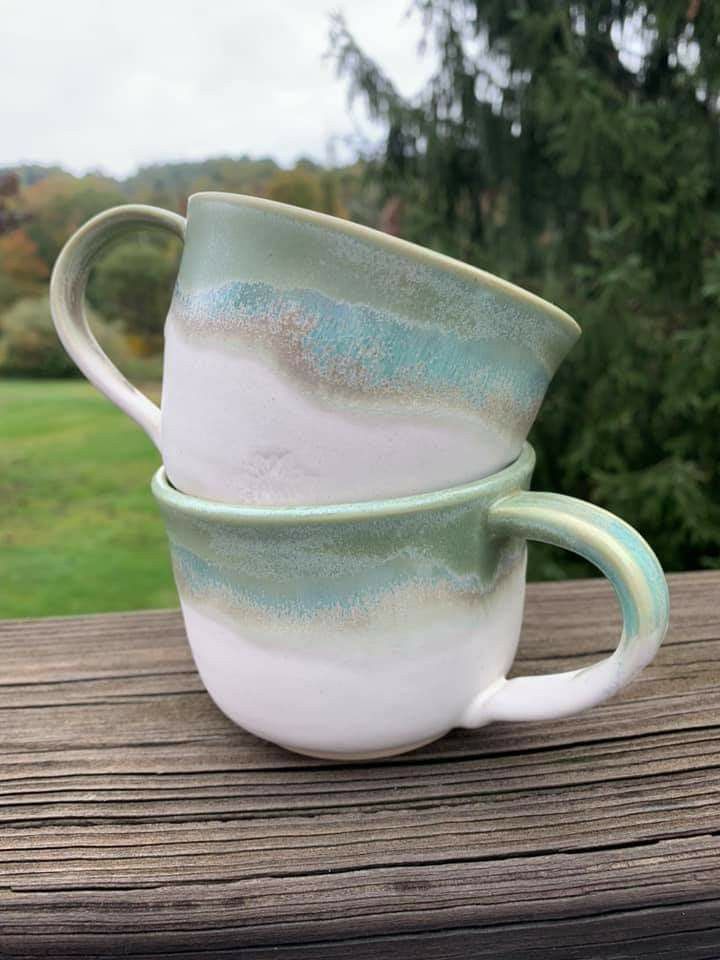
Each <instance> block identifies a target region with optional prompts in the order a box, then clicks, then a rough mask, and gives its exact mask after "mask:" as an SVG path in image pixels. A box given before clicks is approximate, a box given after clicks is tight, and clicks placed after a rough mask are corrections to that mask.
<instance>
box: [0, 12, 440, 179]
mask: <svg viewBox="0 0 720 960" xmlns="http://www.w3.org/2000/svg"><path fill="white" fill-rule="evenodd" d="M407 6H408V0H345V2H343V0H340V2H336V3H333V0H289V2H285V3H282V4H278V3H267V2H265V3H263V2H262V0H205V2H200V0H122V2H119V0H106V2H98V0H65V2H62V3H59V2H57V0H41V2H40V3H38V2H35V3H29V2H27V0H0V24H1V34H0V35H1V38H2V39H1V45H2V66H1V67H0V165H3V166H4V165H10V164H14V163H19V162H23V161H24V162H38V163H61V164H62V165H64V166H66V167H69V168H70V169H72V170H74V171H77V172H80V171H84V170H87V169H98V168H99V169H103V170H105V171H107V172H109V173H112V174H116V175H124V174H127V173H129V172H131V171H132V170H133V169H134V168H135V167H137V166H138V165H139V164H143V163H150V162H156V161H165V160H171V159H194V158H201V157H206V156H212V155H217V154H240V153H249V154H252V155H272V156H274V157H276V158H277V159H278V160H280V161H281V162H283V163H289V162H292V161H293V160H294V159H295V158H296V157H298V156H299V155H303V154H304V155H308V154H309V155H311V156H315V157H316V158H318V159H320V160H323V159H327V144H328V141H329V140H330V139H331V138H333V137H343V136H346V135H347V134H348V133H350V132H351V131H352V130H353V129H354V127H355V125H356V124H357V119H358V117H360V119H361V120H362V117H361V114H360V109H359V107H358V108H356V109H355V110H354V111H353V112H352V114H351V113H350V112H349V111H348V106H347V99H346V87H345V84H344V82H342V81H339V80H337V78H336V76H335V72H334V67H333V65H332V63H331V62H329V61H328V60H326V59H324V57H323V54H324V53H325V52H326V51H327V48H328V24H329V15H330V12H331V11H332V10H340V11H342V12H343V13H344V14H345V17H346V19H347V21H348V24H349V26H350V28H351V30H352V31H353V32H354V34H355V35H356V37H357V38H358V40H359V41H360V42H361V44H362V45H363V46H365V48H366V49H367V50H368V51H369V52H370V53H371V54H372V55H373V56H374V57H375V58H376V59H377V60H378V61H379V62H380V63H381V64H382V66H383V68H384V69H385V70H386V71H387V72H388V73H389V75H390V76H391V77H392V79H393V80H394V81H395V82H396V84H397V85H398V86H399V87H400V89H401V90H402V91H403V92H404V93H411V92H413V91H414V90H416V89H417V88H418V87H419V86H420V84H421V82H422V80H423V79H424V77H425V76H426V75H427V72H428V65H427V63H425V62H422V61H420V60H419V58H418V55H417V43H418V40H419V36H420V24H419V20H418V17H417V16H414V17H412V18H411V19H410V20H408V19H406V17H405V14H406V11H407ZM365 128H366V129H367V128H368V127H367V122H365Z"/></svg>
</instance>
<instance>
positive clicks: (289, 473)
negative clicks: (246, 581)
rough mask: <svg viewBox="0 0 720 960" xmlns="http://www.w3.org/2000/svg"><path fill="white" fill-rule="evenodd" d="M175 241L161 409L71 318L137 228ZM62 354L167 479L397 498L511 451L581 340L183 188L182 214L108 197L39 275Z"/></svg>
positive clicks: (473, 283) (228, 198) (499, 285)
mask: <svg viewBox="0 0 720 960" xmlns="http://www.w3.org/2000/svg"><path fill="white" fill-rule="evenodd" d="M148 225H155V226H160V227H164V228H165V229H167V230H169V231H170V232H171V233H174V234H176V235H177V236H178V237H184V238H185V247H184V251H183V256H182V262H181V265H180V272H179V275H178V279H177V285H176V289H175V294H174V297H173V301H172V305H171V307H170V312H169V314H168V317H167V322H166V325H165V360H164V379H163V391H162V416H161V415H160V411H159V410H158V408H157V407H156V406H155V405H154V404H152V403H151V402H150V401H149V400H148V399H146V398H145V397H144V396H143V395H142V394H141V393H139V392H138V391H137V390H135V389H134V388H133V387H132V386H131V385H130V384H129V383H128V382H127V381H126V380H125V378H124V377H123V376H122V375H121V374H120V373H119V372H118V370H117V369H116V368H115V367H114V366H113V364H112V363H111V362H110V361H109V360H108V358H107V357H106V356H105V355H104V354H103V353H102V351H101V350H100V348H99V346H98V344H97V343H96V341H95V339H94V338H93V336H92V334H91V332H90V330H89V329H88V326H87V323H86V322H85V319H84V316H83V307H82V301H83V293H84V289H85V284H86V280H87V276H88V273H89V270H90V268H91V265H92V263H93V260H94V259H95V257H96V256H97V254H98V252H99V251H100V250H101V249H102V247H103V246H104V245H105V244H106V243H107V242H108V241H111V240H113V239H115V238H116V237H117V236H119V235H121V234H123V233H124V232H126V231H128V230H132V229H135V228H137V227H141V226H148ZM51 307H52V312H53V317H54V319H55V324H56V327H57V330H58V333H59V335H60V338H61V340H62V342H63V343H64V345H65V347H66V349H67V351H68V353H70V355H71V356H72V357H73V359H74V360H75V361H76V363H77V364H78V366H79V367H80V369H81V370H82V371H83V372H84V373H85V374H86V376H87V377H88V378H89V379H90V380H91V381H92V382H93V383H94V384H95V385H96V386H97V387H98V388H99V389H100V390H102V391H103V392H104V393H106V394H107V396H108V397H110V399H111V400H113V401H114V402H115V403H116V404H117V405H118V406H119V407H121V408H122V409H123V410H125V412H126V413H128V414H129V415H130V416H131V417H133V418H134V419H135V420H136V421H137V422H138V423H139V424H140V426H142V427H143V428H144V429H145V430H146V431H147V433H148V434H149V435H150V437H151V438H152V440H153V441H154V442H155V444H156V446H157V447H158V449H159V450H160V451H161V453H162V456H163V461H164V464H165V467H166V469H167V471H168V475H169V477H170V479H171V481H172V483H173V484H174V485H175V486H176V487H177V488H178V489H180V490H183V491H184V492H186V493H190V494H194V495H196V496H200V497H206V498H208V499H210V500H218V501H221V502H225V503H248V504H257V503H269V504H279V505H282V504H324V503H339V502H344V501H354V500H369V499H375V498H380V497H389V496H402V495H406V494H411V493H417V492H421V491H424V490H432V489H440V488H445V487H447V486H451V485H456V484H460V483H464V482H466V481H469V480H473V479H476V478H478V477H482V476H486V475H487V474H490V473H493V472H495V471H496V470H498V469H500V468H501V467H503V466H505V465H506V464H508V463H510V462H512V461H513V460H515V459H516V458H517V456H518V455H519V454H520V451H521V449H522V445H523V442H524V440H525V438H526V436H527V433H528V431H529V429H530V427H531V425H532V423H533V420H534V418H535V415H536V413H537V411H538V408H539V406H540V403H541V401H542V399H543V396H544V394H545V391H546V389H547V386H548V384H549V382H550V379H551V377H552V375H553V373H554V372H555V370H556V368H557V366H558V364H559V363H560V361H561V360H562V359H563V357H564V356H565V354H566V353H567V351H568V350H569V349H570V347H571V346H572V345H573V343H574V342H575V340H576V339H577V337H578V335H579V332H580V331H579V328H578V326H577V324H576V323H575V321H574V320H572V318H571V317H569V316H568V315H567V314H566V313H564V312H563V311H562V310H560V309H558V308H557V307H554V306H552V305H551V304H549V303H546V302H545V301H543V300H541V299H540V298H539V297H536V296H534V295H533V294H530V293H527V292H526V291H524V290H521V289H520V288H518V287H515V286H513V285H512V284H510V283H506V282H505V281H503V280H500V279H498V278H497V277H494V276H491V275H490V274H487V273H484V272H483V271H481V270H477V269H475V268H474V267H470V266H467V265H466V264H463V263H459V262H457V261H455V260H451V259H450V258H448V257H445V256H441V255H440V254H437V253H433V252H431V251H429V250H425V249H423V248H421V247H417V246H414V245H413V244H410V243H406V242H405V241H403V240H399V239H397V238H395V237H391V236H387V235H386V234H383V233H380V232H378V231H376V230H371V229H369V228H367V227H362V226H358V225H357V224H353V223H349V222H347V221H343V220H338V219H336V218H334V217H329V216H325V215H324V214H320V213H313V212H310V211H307V210H300V209H297V208H295V207H289V206H286V205H284V204H278V203H273V202H271V201H268V200H261V199H257V198H253V197H242V196H234V195H232V194H221V193H200V194H195V195H194V196H192V197H191V198H190V201H189V204H188V219H187V224H186V221H185V220H184V218H183V217H181V216H178V215H177V214H174V213H169V212H168V211H166V210H159V209H156V208H153V207H144V206H127V207H118V208H117V209H114V210H109V211H107V212H106V213H102V214H100V215H99V216H97V217H95V218H94V219H93V220H90V221H89V222H88V223H86V224H85V225H84V226H83V227H82V228H81V229H80V230H79V231H78V232H77V233H76V234H75V235H74V236H73V237H72V238H71V239H70V240H69V241H68V243H67V245H66V246H65V248H64V249H63V251H62V253H61V254H60V257H59V258H58V261H57V264H56V266H55V269H54V271H53V277H52V282H51Z"/></svg>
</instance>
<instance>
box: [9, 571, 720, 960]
mask: <svg viewBox="0 0 720 960" xmlns="http://www.w3.org/2000/svg"><path fill="white" fill-rule="evenodd" d="M670 581H671V593H672V602H673V626H672V629H671V632H670V634H669V636H668V639H667V641H666V643H665V646H664V647H663V649H662V651H661V654H660V655H659V657H658V658H657V660H656V662H655V663H654V664H653V665H652V667H651V668H650V669H648V670H646V672H645V673H644V674H643V676H642V677H641V678H640V679H639V680H638V681H636V682H635V684H634V685H633V686H632V687H631V688H630V689H629V690H627V691H626V692H625V694H624V695H623V696H621V697H618V698H617V699H616V700H615V701H613V702H612V703H609V704H607V705H605V706H602V707H598V708H596V709H595V710H592V711H590V712H589V713H587V714H584V715H583V716H581V717H575V718H571V719H568V720H563V721H556V722H552V723H543V724H527V725H515V726H510V725H496V726H494V727H489V728H486V729H484V730H480V731H477V732H467V731H465V732H457V733H454V734H452V735H451V736H449V737H447V738H445V739H444V740H442V741H440V742H439V743H436V744H433V745H432V746H430V747H427V748H425V749H424V750H421V751H419V752H417V753H414V754H410V755H407V756H404V757H400V758H395V759H393V760H390V761H385V762H378V763H366V764H356V765H352V766H343V765H338V764H332V763H327V762H321V761H312V760H306V759H303V758H301V757H296V756H293V755H291V754H289V753H285V752H284V751H282V750H280V749H277V748H275V747H273V746H270V745H269V744H266V743H263V742H261V741H258V740H256V739H254V738H253V737H252V736H250V735H248V734H246V733H244V732H242V731H241V730H239V729H237V728H236V727H234V726H233V725H232V724H231V723H230V722H229V721H228V720H226V719H225V718H224V717H223V716H222V715H221V714H220V712H219V711H218V710H217V709H216V708H215V707H214V706H213V704H212V703H211V701H210V700H209V698H208V697H207V695H206V694H205V692H204V691H203V689H202V687H201V685H200V682H199V680H198V677H197V675H196V673H195V670H194V668H193V664H192V661H191V659H190V656H189V653H188V649H187V647H186V643H185V636H184V631H183V627H182V622H181V620H180V617H179V615H178V614H177V613H176V612H152V613H132V614H113V615H107V616H95V617H80V618H73V619H54V620H35V621H13V622H4V623H2V624H0V651H1V659H0V664H1V667H0V677H1V678H2V685H1V686H0V719H1V721H2V728H1V730H2V737H1V740H0V768H1V774H0V789H1V790H2V807H1V809H2V818H3V823H2V829H1V831H0V956H2V957H4V958H20V957H52V958H53V960H58V958H62V957H71V956H72V957H75V956H93V957H110V956H113V957H114V956H132V957H142V958H149V957H163V958H165V960H182V958H192V957H198V956H202V957H209V958H217V960H221V958H223V960H230V958H235V957H241V958H243V960H261V958H262V960H266V958H267V960H269V958H271V957H273V958H275V957H277V958H282V960H288V958H295V957H297V958H302V960H346V958H362V960H384V958H393V960H396V958H407V960H411V958H412V960H416V958H432V960H450V958H452V960H467V958H473V960H474V958H488V960H489V958H492V960H504V958H517V960H544V958H547V957H552V958H563V960H565V958H577V960H592V958H601V957H602V958H614V960H627V958H639V957H643V958H653V960H658V958H659V960H663V958H665V960H671V958H672V960H676V958H677V960H698V958H708V960H717V958H718V957H720V802H719V801H720V682H719V681H720V572H718V573H698V574H684V575H679V576H674V577H671V578H670ZM618 623H619V619H618V613H617V610H616V607H615V603H614V600H613V598H612V595H611V592H610V590H609V588H608V587H607V586H606V585H605V584H604V583H603V582H600V581H594V580H587V581H581V582H576V583H573V584H543V585H537V586H532V587H531V588H530V591H529V598H528V605H527V614H526V622H525V630H524V636H523V642H522V646H521V653H520V657H519V660H518V664H517V669H518V672H520V671H522V672H528V673H535V672H541V671H547V670H561V669H566V668H569V667H570V666H571V664H575V665H577V664H578V663H580V662H589V661H590V660H591V659H593V658H594V657H597V656H598V654H600V653H602V652H603V651H606V650H609V649H610V648H611V647H612V646H613V645H614V643H615V640H616V635H617V630H618ZM238 948H242V949H238Z"/></svg>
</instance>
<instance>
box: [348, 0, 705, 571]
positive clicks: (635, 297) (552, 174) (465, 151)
mask: <svg viewBox="0 0 720 960" xmlns="http://www.w3.org/2000/svg"><path fill="white" fill-rule="evenodd" d="M414 9H415V12H416V13H417V14H418V15H420V16H422V17H423V18H424V25H425V44H426V49H427V51H428V53H429V54H430V55H432V56H433V57H434V64H435V68H434V71H433V73H432V76H431V78H430V80H429V82H428V83H427V85H426V86H425V88H424V89H423V90H422V91H421V92H420V94H419V95H418V96H417V97H416V98H414V99H411V100H408V99H406V98H403V97H402V96H401V95H400V94H399V93H398V92H397V90H396V89H395V87H394V86H393V84H392V83H391V82H390V80H389V79H388V78H387V77H386V76H385V75H384V74H383V73H382V71H381V70H380V69H379V68H378V66H377V65H376V64H375V63H374V61H373V60H372V58H371V56H370V55H369V54H368V53H366V52H365V51H364V50H362V49H361V48H360V47H359V46H358V44H357V43H356V42H355V40H354V38H353V36H352V35H351V33H350V32H349V31H348V29H347V27H346V25H345V24H344V22H343V21H342V19H339V18H336V19H335V21H334V24H333V28H332V45H333V51H334V55H335V58H336V61H337V65H338V68H339V71H340V73H341V74H342V75H343V76H344V77H346V78H347V80H348V81H349V84H350V93H351V96H354V97H360V98H362V99H363V100H364V102H365V104H366V106H367V108H368V109H369V111H370V114H371V115H372V116H373V117H374V118H375V119H376V120H379V121H381V122H382V123H383V124H384V128H385V131H386V133H385V138H384V142H383V145H382V148H381V150H379V151H378V154H377V155H376V156H374V157H372V158H370V160H371V163H370V171H371V175H372V176H373V177H374V178H376V179H377V180H378V181H379V182H381V183H382V185H383V196H384V197H385V198H386V199H389V198H395V199H396V200H397V201H398V202H401V204H402V209H403V211H404V214H403V222H402V233H403V235H404V236H406V237H408V238H409V239H414V240H416V241H418V242H420V243H424V244H426V245H429V246H432V247H435V248H437V249H440V250H442V251H444V252H447V253H450V254H453V255H455V256H459V257H461V258H463V259H466V260H468V261H470V262H473V263H475V264H477V265H479V266H482V267H484V268H487V269H491V270H494V271H496V272H499V273H501V274H502V275H503V276H506V277H508V278H510V279H513V280H515V281H516V282H519V283H521V284H523V285H525V286H527V287H529V288H530V289H532V290H535V291H537V292H539V293H541V294H542V295H544V296H546V297H548V298H549V299H551V300H554V301H556V302H558V303H559V304H560V305H561V306H563V307H565V308H566V309H568V310H569V311H570V312H571V313H573V315H574V316H576V318H577V319H578V320H579V322H580V324H581V326H582V327H583V329H584V336H583V337H582V338H581V341H580V343H579V345H578V346H577V347H576V348H575V349H574V350H573V352H572V353H571V355H570V357H569V358H568V359H567V360H566V361H565V365H564V366H563V368H561V370H560V372H559V373H558V375H557V377H556V380H555V382H554V384H553V385H552V387H551V389H550V392H549V394H548V397H547V399H546V402H545V404H544V407H543V410H542V412H541V415H540V417H539V420H538V423H537V425H536V427H535V429H534V431H533V434H532V438H531V439H532V440H533V442H534V443H535V445H536V447H537V449H538V455H539V463H538V470H537V473H536V485H537V486H538V487H545V488H549V489H555V490H559V491H564V492H567V493H571V494H574V495H576V496H580V497H585V498H589V499H591V500H594V501H595V502H596V503H599V504H601V505H604V506H606V507H608V508H609V509H614V510H616V511H617V512H619V513H621V514H622V515H623V516H624V517H625V518H626V519H628V520H629V521H630V522H631V523H634V524H635V525H636V526H637V527H638V528H639V529H640V530H641V531H642V532H643V533H644V534H645V535H646V536H647V537H648V539H649V540H650V541H651V542H652V544H653V546H654V547H655V548H656V549H657V551H658V553H659V554H660V557H661V559H662V561H663V562H664V564H665V565H666V567H668V568H669V569H687V568H695V567H699V566H718V565H720V503H719V502H718V501H719V499H720V431H718V428H717V424H718V414H720V315H719V308H720V192H719V184H720V181H718V176H717V171H718V169H719V168H720V165H719V161H720V127H719V125H718V108H719V106H720V100H719V97H720V43H719V42H718V39H719V38H720V5H718V4H714V3H710V2H708V0H690V2H688V0H683V2H677V0H648V2H643V3H640V2H635V0H585V2H575V0H573V2H554V0H527V2H524V3H520V4H507V3H504V2H502V0H415V3H414ZM576 569H577V570H579V569H581V568H580V567H578V566H576V565H575V564H574V563H573V561H572V560H570V559H569V558H568V557H567V555H562V554H559V553H557V554H556V553H554V552H551V551H549V550H548V551H546V552H544V553H543V554H542V556H541V557H540V559H539V560H538V562H537V563H536V566H535V572H536V573H540V574H542V575H546V576H552V575H555V574H556V573H560V572H562V571H567V570H571V571H572V570H576Z"/></svg>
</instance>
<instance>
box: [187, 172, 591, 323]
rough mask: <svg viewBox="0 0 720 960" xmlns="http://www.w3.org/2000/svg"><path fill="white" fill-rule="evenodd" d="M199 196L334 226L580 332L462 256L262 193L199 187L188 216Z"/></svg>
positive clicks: (558, 312) (552, 308) (537, 299)
mask: <svg viewBox="0 0 720 960" xmlns="http://www.w3.org/2000/svg"><path fill="white" fill-rule="evenodd" d="M203 200H215V201H217V200H220V201H222V202H225V203H231V204H235V205H236V206H240V207H254V208H255V209H258V210H265V211H266V212H269V213H276V214H281V215H283V216H285V217H290V218H294V219H295V220H301V221H303V222H305V223H311V224H314V225H316V226H322V227H325V228H326V229H328V230H334V231H336V232H337V233H344V234H347V235H348V236H351V237H355V238H357V239H359V240H365V241H367V242H369V243H373V244H375V246H379V247H382V248H383V249H385V250H388V251H389V252H391V253H398V254H404V255H405V256H409V257H412V258H414V259H415V260H419V261H421V262H422V263H424V264H425V265H427V266H431V267H437V268H440V269H443V270H449V271H451V272H452V273H454V274H455V275H456V276H457V277H459V278H460V279H462V280H466V281H469V282H471V283H475V284H477V285H478V286H482V287H486V288H487V287H490V288H491V289H493V290H496V291H498V292H500V293H503V294H505V296H507V297H510V298H511V299H513V300H517V301H520V302H521V303H524V304H525V305H526V306H531V307H534V308H535V309H538V310H541V311H542V312H543V313H545V314H546V316H548V317H552V318H553V319H555V320H558V321H559V322H561V323H562V324H563V325H564V326H565V327H566V329H567V330H568V332H570V333H572V334H573V336H575V337H576V338H577V337H579V336H580V335H581V333H582V328H581V327H580V324H579V323H578V322H577V320H575V319H574V318H573V317H571V316H570V314H569V313H567V312H566V311H565V310H563V309H561V308H560V307H558V306H557V305H556V304H554V303H551V302H550V301H549V300H545V299H544V298H543V297H541V296H539V295H538V294H536V293H531V292H530V291H529V290H526V289H525V288H524V287H519V286H518V285H517V284H515V283H511V282H510V281H509V280H503V278H502V277H498V276H497V275H496V274H494V273H490V272H489V271H487V270H481V269H480V267H474V266H472V265H471V264H469V263H463V261H462V260H456V259H455V258H454V257H449V256H447V255H446V254H444V253H438V252H437V251H436V250H430V249H429V248H427V247H422V246H420V245H419V244H417V243H412V242H411V241H410V240H403V239H401V238H400V237H395V236H393V235H391V234H389V233H383V232H382V230H376V229H374V228H373V227H366V226H364V225H363V224H360V223H355V222H354V221H352V220H343V219H341V218H340V217H334V216H332V215H331V214H329V213H319V212H317V211H316V210H306V209H305V208H303V207H296V206H293V205H292V204H290V203H279V202H278V201H277V200H267V199H265V197H251V196H249V195H248V194H244V193H224V192H222V191H220V190H201V191H199V192H198V193H193V194H191V195H190V196H189V197H188V203H187V212H188V216H189V215H190V212H191V207H192V206H194V205H195V204H197V203H198V202H201V201H203Z"/></svg>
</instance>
